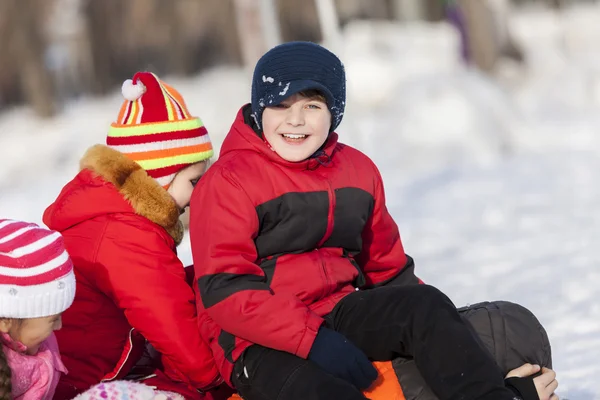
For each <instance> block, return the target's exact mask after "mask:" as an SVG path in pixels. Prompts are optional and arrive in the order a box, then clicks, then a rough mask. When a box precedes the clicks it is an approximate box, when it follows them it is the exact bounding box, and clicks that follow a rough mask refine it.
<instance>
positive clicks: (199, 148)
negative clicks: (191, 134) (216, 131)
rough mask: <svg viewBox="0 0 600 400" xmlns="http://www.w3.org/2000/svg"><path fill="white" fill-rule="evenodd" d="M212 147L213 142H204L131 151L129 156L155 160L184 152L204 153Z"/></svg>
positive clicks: (140, 159) (137, 158)
mask: <svg viewBox="0 0 600 400" xmlns="http://www.w3.org/2000/svg"><path fill="white" fill-rule="evenodd" d="M211 149H212V144H211V143H210V142H209V143H202V144H195V145H192V146H186V147H176V148H173V149H164V150H151V151H142V152H139V153H129V154H127V156H128V157H129V158H130V159H132V160H133V161H142V160H155V159H157V158H167V157H175V156H182V155H184V154H193V153H204V152H205V151H209V150H211Z"/></svg>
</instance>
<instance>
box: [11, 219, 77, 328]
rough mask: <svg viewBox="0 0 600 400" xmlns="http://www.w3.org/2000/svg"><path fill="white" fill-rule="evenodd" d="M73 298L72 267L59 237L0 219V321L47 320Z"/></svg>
mask: <svg viewBox="0 0 600 400" xmlns="http://www.w3.org/2000/svg"><path fill="white" fill-rule="evenodd" d="M74 298H75V275H74V273H73V263H72V262H71V258H70V257H69V254H68V253H67V251H66V250H65V246H64V242H63V237H62V236H61V235H60V233H58V232H55V231H51V230H48V229H45V228H41V227H39V226H38V225H36V224H32V223H28V222H21V221H13V220H7V219H0V317H2V318H38V317H49V316H51V315H56V314H60V313H62V312H63V311H65V310H66V309H67V308H69V307H70V306H71V304H73V299H74Z"/></svg>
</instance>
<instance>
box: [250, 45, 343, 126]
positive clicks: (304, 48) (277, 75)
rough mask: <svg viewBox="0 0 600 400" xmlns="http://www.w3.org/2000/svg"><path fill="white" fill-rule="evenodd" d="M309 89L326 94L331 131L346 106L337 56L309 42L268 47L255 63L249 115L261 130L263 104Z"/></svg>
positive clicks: (340, 120) (268, 105)
mask: <svg viewBox="0 0 600 400" xmlns="http://www.w3.org/2000/svg"><path fill="white" fill-rule="evenodd" d="M311 89H316V90H318V91H320V92H321V93H323V95H324V96H325V99H326V100H327V108H328V109H329V111H330V112H331V128H330V131H333V130H334V129H335V128H337V126H338V125H339V124H340V122H342V117H343V115H344V107H345V106H346V73H345V71H344V65H343V64H342V62H341V61H340V59H339V58H338V57H337V56H336V55H335V54H333V53H332V52H330V51H329V50H327V49H326V48H324V47H322V46H319V45H318V44H315V43H311V42H288V43H284V44H280V45H279V46H276V47H274V48H272V49H271V50H269V51H268V52H267V53H266V54H265V55H263V56H262V57H261V58H260V60H258V63H256V67H255V69H254V76H253V78H252V116H253V118H254V120H255V122H256V124H257V125H258V128H259V129H260V130H262V127H261V125H262V114H263V111H264V110H265V107H270V106H276V105H277V104H279V103H281V102H282V101H284V100H285V99H286V98H288V97H290V96H292V95H294V94H296V93H299V92H302V91H306V90H311Z"/></svg>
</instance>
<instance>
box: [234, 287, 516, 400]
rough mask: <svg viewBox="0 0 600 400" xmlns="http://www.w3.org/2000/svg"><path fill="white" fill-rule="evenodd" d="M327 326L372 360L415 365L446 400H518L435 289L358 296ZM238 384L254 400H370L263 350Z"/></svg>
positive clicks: (243, 363)
mask: <svg viewBox="0 0 600 400" xmlns="http://www.w3.org/2000/svg"><path fill="white" fill-rule="evenodd" d="M325 324H326V326H327V327H328V328H331V329H334V330H336V331H338V332H340V333H342V334H343V335H344V336H346V338H348V339H349V340H350V341H351V342H352V343H354V344H355V345H356V346H358V347H359V348H360V349H362V350H363V351H364V352H365V354H366V355H367V356H368V357H369V358H370V359H372V360H375V361H389V360H392V359H393V358H395V357H398V356H411V357H413V358H414V359H415V363H416V364H417V367H418V369H419V371H420V372H421V374H422V375H423V377H424V379H425V381H426V382H427V384H428V385H429V387H430V388H431V389H432V390H433V392H434V393H435V394H436V395H437V396H438V398H439V399H440V400H459V399H460V400H476V399H477V400H513V395H512V393H511V392H510V391H509V390H508V389H506V388H505V386H504V379H503V376H502V373H501V371H500V370H499V368H498V367H497V366H496V363H495V361H494V360H493V359H492V357H491V356H490V355H489V353H488V352H486V351H485V350H484V349H483V348H482V347H481V346H480V345H479V343H478V342H477V341H476V339H475V337H474V333H473V332H472V330H471V328H470V327H469V326H468V325H467V324H465V322H464V321H463V320H462V319H461V317H460V316H459V314H458V312H457V310H456V307H455V306H454V305H453V304H452V302H451V301H450V299H448V297H446V296H445V295H444V294H443V293H441V292H440V291H439V290H437V289H435V288H434V287H432V286H427V285H415V286H402V287H397V286H393V287H382V288H377V289H371V290H365V291H358V292H355V293H351V294H349V295H348V296H346V297H345V298H344V299H343V300H342V301H340V302H339V303H338V305H337V306H336V307H335V308H334V309H333V311H332V312H331V313H330V314H329V315H328V316H327V317H326V318H325ZM232 381H233V384H234V385H235V387H236V389H237V390H238V391H239V392H240V394H241V396H242V397H243V398H244V399H246V400H276V399H277V400H295V399H314V400H319V399H324V400H325V399H327V400H330V399H348V400H354V399H356V400H358V399H365V397H364V396H363V395H362V393H361V392H360V391H359V390H357V389H356V388H355V387H354V386H352V385H351V384H349V383H347V382H346V381H344V380H342V379H338V378H335V377H333V376H331V375H329V374H328V373H326V372H325V371H323V370H322V369H320V368H319V367H318V366H317V365H316V364H314V363H312V362H310V361H307V360H304V359H302V358H299V357H297V356H295V355H293V354H289V353H285V352H281V351H277V350H273V349H269V348H265V347H262V346H259V345H253V346H251V347H250V348H248V349H247V350H246V351H245V352H244V354H243V355H242V356H241V357H240V358H239V359H238V360H237V362H236V363H235V366H234V371H233V374H232Z"/></svg>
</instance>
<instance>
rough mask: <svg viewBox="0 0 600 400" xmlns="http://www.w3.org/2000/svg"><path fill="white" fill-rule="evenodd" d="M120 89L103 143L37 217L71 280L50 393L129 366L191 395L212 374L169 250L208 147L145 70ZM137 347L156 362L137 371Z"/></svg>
mask: <svg viewBox="0 0 600 400" xmlns="http://www.w3.org/2000/svg"><path fill="white" fill-rule="evenodd" d="M123 96H124V97H125V101H124V103H123V105H122V107H121V111H120V113H119V116H118V119H117V121H116V122H115V123H113V124H112V126H111V128H110V130H109V133H108V137H107V140H106V142H107V146H104V145H96V146H93V147H91V148H90V149H89V150H88V151H87V152H86V154H85V155H84V156H83V158H82V160H81V171H80V172H79V173H78V174H77V176H76V177H75V178H74V179H73V180H72V181H70V182H69V183H67V185H66V186H65V187H64V188H63V189H62V191H61V193H60V194H59V196H58V198H57V199H56V200H55V202H54V203H53V204H52V205H51V206H50V207H48V209H47V210H46V211H45V213H44V223H46V225H48V226H49V227H51V228H52V229H55V230H57V231H59V232H61V233H62V235H63V237H64V240H65V245H66V248H67V250H68V251H69V253H70V254H71V257H72V259H73V263H74V265H75V267H74V268H75V275H76V277H77V293H76V296H75V301H74V303H73V306H72V307H71V308H70V309H69V310H67V311H66V312H65V313H64V314H63V329H62V330H61V331H59V332H58V333H57V338H58V342H59V345H60V351H61V355H62V359H63V361H64V363H65V365H66V366H67V368H68V369H69V374H68V375H66V376H64V377H63V378H62V379H61V382H60V384H59V388H58V390H57V397H56V398H57V399H63V398H64V399H71V398H73V396H74V395H75V394H77V393H80V392H83V391H85V390H87V389H88V388H89V387H90V386H92V385H93V384H97V383H99V382H101V381H111V380H116V379H134V377H133V376H131V375H132V374H133V373H134V370H135V371H136V373H135V375H136V377H138V378H142V377H143V378H148V379H146V380H144V382H145V383H147V384H148V385H151V386H157V387H158V388H159V389H162V390H169V391H176V392H178V393H180V394H182V395H184V396H185V397H186V398H188V399H202V398H204V396H203V395H202V394H201V393H200V392H199V391H198V390H197V389H208V388H211V387H212V386H215V385H218V384H219V383H220V382H221V380H220V377H219V374H218V371H217V368H216V365H215V363H214V359H213V357H212V354H211V351H210V349H209V347H208V346H207V345H206V344H205V343H204V342H203V340H202V339H201V338H200V334H199V331H198V325H197V322H196V320H197V318H196V307H195V305H194V291H193V289H192V288H191V287H190V286H189V284H188V283H187V282H186V278H185V276H186V275H185V272H184V268H183V265H182V264H181V261H180V260H179V259H178V257H177V253H176V246H177V245H178V244H179V243H180V241H181V239H182V237H183V226H182V224H181V222H180V221H179V216H180V214H181V212H182V211H183V209H184V208H185V207H187V205H188V203H189V200H190V197H191V194H192V190H193V185H194V184H195V182H196V181H197V180H198V178H199V177H200V176H201V175H202V174H203V173H204V170H205V169H206V160H208V159H209V158H210V157H211V156H212V154H213V150H212V146H211V142H210V140H209V137H208V133H207V131H206V129H205V127H204V126H203V124H202V121H201V120H200V119H199V118H196V117H193V116H191V115H190V113H189V111H188V110H187V107H186V105H185V102H184V101H183V99H182V98H181V96H180V95H179V93H178V92H177V91H176V90H174V89H173V88H172V87H170V86H169V85H167V84H166V83H164V82H162V81H161V80H159V79H158V78H157V77H156V76H155V75H153V74H151V73H149V72H139V73H137V74H135V76H134V77H133V80H128V81H126V82H125V83H124V85H123ZM146 343H150V344H151V345H152V346H153V347H154V348H155V349H156V350H157V351H158V352H159V353H160V355H161V359H160V361H162V367H160V368H156V369H155V368H152V366H150V368H149V369H148V373H147V374H145V376H143V375H141V374H140V373H139V367H140V361H141V360H142V354H143V353H144V350H145V348H146ZM136 365H137V366H136ZM134 367H136V368H134ZM157 367H159V365H158V364H157Z"/></svg>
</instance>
